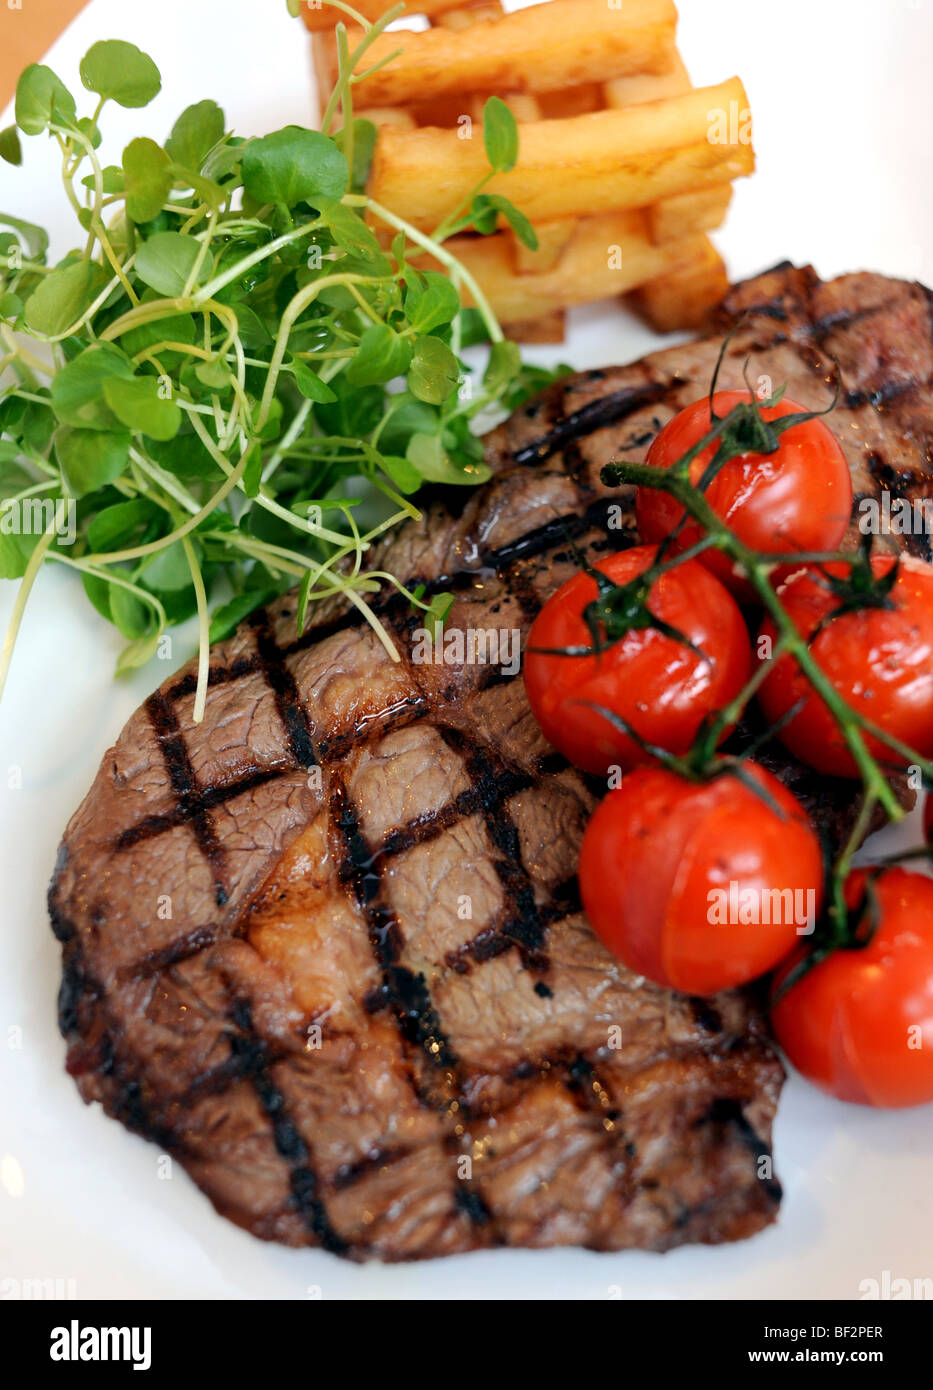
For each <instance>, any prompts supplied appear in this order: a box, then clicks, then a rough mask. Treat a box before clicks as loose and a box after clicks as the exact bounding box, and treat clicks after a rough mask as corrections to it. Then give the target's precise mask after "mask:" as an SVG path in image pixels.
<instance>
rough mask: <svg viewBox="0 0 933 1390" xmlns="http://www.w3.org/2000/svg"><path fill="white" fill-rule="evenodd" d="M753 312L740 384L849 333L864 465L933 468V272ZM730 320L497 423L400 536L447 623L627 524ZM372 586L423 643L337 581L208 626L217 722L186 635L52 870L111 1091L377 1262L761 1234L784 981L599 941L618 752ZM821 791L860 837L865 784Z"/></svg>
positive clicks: (210, 1184)
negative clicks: (590, 828)
mask: <svg viewBox="0 0 933 1390" xmlns="http://www.w3.org/2000/svg"><path fill="white" fill-rule="evenodd" d="M743 311H747V312H748V317H747V319H746V320H745V321H743V323H742V325H741V327H740V328H739V330H738V333H737V335H736V337H735V339H734V341H733V343H732V345H731V348H730V351H729V354H728V357H727V360H726V363H725V366H724V370H723V373H722V377H721V384H722V385H723V386H727V387H728V386H734V385H741V382H742V365H743V363H744V361H745V358H746V356H747V354H748V353H749V352H752V353H753V361H752V367H751V370H752V374H753V377H757V376H758V375H760V374H762V373H766V374H768V375H770V376H771V377H772V380H773V382H774V385H775V386H777V385H779V384H780V383H781V382H783V381H784V380H787V381H788V389H789V393H790V394H791V395H792V396H793V397H794V398H796V399H797V400H800V401H801V402H803V403H804V404H806V405H812V406H820V405H823V404H824V403H825V402H826V401H827V399H828V398H829V396H830V394H831V390H832V381H833V373H834V370H835V369H834V367H833V362H832V359H835V360H836V361H837V362H838V363H839V366H840V368H841V370H842V373H843V378H844V382H845V390H846V394H845V398H844V401H843V403H842V404H841V406H840V407H839V410H838V412H837V414H836V416H835V418H834V422H833V423H834V427H835V429H836V431H837V433H838V434H839V437H840V439H841V442H842V445H843V447H844V449H845V450H846V454H847V456H848V458H849V462H850V464H851V466H852V470H853V477H854V480H855V488H856V493H857V496H859V497H861V496H865V495H876V494H877V492H878V489H879V487H881V486H884V487H891V488H896V489H897V491H898V495H903V496H910V497H912V496H926V495H929V492H930V472H931V457H933V409H931V405H930V393H929V389H928V388H929V383H930V379H931V377H933V340H931V332H930V299H929V296H928V294H927V292H926V291H924V290H923V289H922V288H921V287H919V286H915V285H908V284H904V283H902V282H899V281H892V280H885V279H883V278H881V277H879V276H850V277H846V278H844V279H842V280H838V281H834V282H831V283H829V284H823V283H822V282H820V281H819V280H818V279H817V277H816V276H815V275H814V273H813V272H812V271H811V270H796V269H793V268H792V267H782V268H779V269H778V270H775V271H773V272H770V273H769V274H767V275H764V276H761V277H758V279H756V280H753V281H749V282H748V283H746V284H745V285H740V286H738V287H737V288H736V289H735V290H734V291H733V292H732V293H731V295H730V297H729V299H728V300H727V301H726V304H725V306H724V308H723V317H722V327H723V329H725V328H726V327H728V326H730V325H731V324H732V323H733V322H734V321H735V319H736V317H737V316H738V315H740V314H741V313H742V312H743ZM720 342H721V338H720V337H716V336H713V337H710V338H708V339H705V340H701V341H699V342H696V343H692V344H688V345H686V346H684V347H679V348H674V349H670V350H668V351H665V352H661V353H657V354H654V355H652V356H650V357H648V358H645V359H643V360H642V361H641V362H638V363H635V364H633V365H632V366H630V367H624V368H612V369H607V370H606V371H602V372H588V373H584V374H580V375H577V376H574V377H570V378H567V379H566V380H565V381H562V382H560V383H558V384H557V385H555V386H554V387H552V388H551V389H550V390H549V391H547V392H545V394H544V395H543V396H542V397H540V398H539V399H538V400H537V401H535V402H533V403H531V404H530V405H528V406H526V407H525V408H524V409H522V410H520V411H519V412H517V413H516V414H515V415H514V416H513V417H512V418H511V419H510V420H509V421H507V422H505V423H504V424H503V425H502V426H501V427H499V429H497V430H496V431H494V432H493V434H492V435H490V436H489V438H488V447H487V456H488V459H489V462H490V464H491V466H492V467H493V469H494V472H495V476H494V478H493V479H492V480H491V481H490V482H489V483H488V484H487V485H486V486H485V487H484V488H482V489H480V490H478V491H477V492H476V493H474V494H472V495H471V496H470V498H469V501H468V502H467V505H466V507H465V508H464V510H463V512H462V514H460V515H455V514H453V513H451V512H450V511H448V510H446V508H445V507H444V505H443V504H440V503H438V504H436V505H434V506H433V507H432V508H431V511H430V514H429V515H428V517H427V518H426V521H425V522H423V523H421V524H419V525H411V526H409V527H406V528H405V529H403V530H402V531H401V532H399V533H398V534H397V535H396V536H395V537H393V538H392V540H391V541H390V542H389V543H388V545H387V546H386V547H385V550H384V552H383V554H382V556H381V559H380V567H382V568H388V569H391V570H393V571H394V572H395V573H397V574H398V575H399V576H400V577H401V578H403V579H404V580H405V581H406V583H409V584H413V583H418V582H421V583H424V584H425V585H426V586H427V588H428V590H429V591H430V590H431V589H432V588H433V589H434V590H435V591H440V590H447V589H449V590H452V591H453V592H454V594H455V603H454V607H453V610H452V612H451V614H450V616H449V618H448V620H447V631H448V632H456V631H458V630H461V629H462V630H473V631H477V630H485V631H497V632H498V631H500V630H511V629H517V630H519V631H520V632H521V633H522V634H523V636H524V634H526V633H527V630H528V626H529V624H530V622H531V620H532V619H533V617H534V615H535V613H536V612H537V611H538V609H539V607H540V605H541V604H542V602H543V601H544V600H545V599H546V598H547V597H548V595H549V594H551V593H552V592H553V591H554V590H555V589H556V588H557V586H558V585H559V584H560V583H561V582H563V580H564V579H565V578H567V577H568V576H569V575H570V573H571V572H573V570H574V569H575V568H576V565H577V559H576V557H575V556H574V554H573V553H572V549H571V547H570V545H569V542H570V540H571V539H572V540H573V541H574V543H575V544H576V546H577V547H579V548H581V549H583V550H585V551H586V552H587V553H589V554H590V555H591V556H593V557H598V556H599V554H601V553H605V551H606V550H607V549H608V548H612V547H616V548H617V547H622V546H625V545H628V544H631V543H632V542H633V540H634V539H635V537H634V532H633V527H632V522H631V512H630V506H629V499H628V498H627V497H626V495H625V493H610V492H607V491H606V489H605V488H603V487H602V485H601V484H600V482H599V469H600V467H601V465H602V464H603V463H606V462H608V461H609V460H610V459H612V458H616V457H619V456H622V455H624V456H625V457H629V458H639V457H642V456H643V454H644V451H645V449H646V448H647V445H648V444H649V443H650V441H651V439H652V438H653V437H654V436H655V434H656V433H657V432H658V430H659V429H660V428H661V426H662V425H663V424H664V422H665V421H666V420H667V419H669V418H670V417H671V415H672V414H673V413H675V411H676V410H678V409H679V408H680V407H681V406H682V405H684V404H686V403H687V402H689V401H691V400H694V399H696V398H697V397H698V396H699V395H701V394H702V393H703V392H704V391H705V390H707V389H708V385H709V378H710V374H711V371H712V367H713V364H714V362H715V358H716V355H717V353H718V351H719V347H720ZM910 540H911V544H912V545H913V546H914V548H915V549H917V551H918V552H919V553H921V554H925V555H926V557H927V558H929V551H928V538H925V537H912V538H910ZM378 606H379V610H380V617H381V619H382V621H383V622H384V623H385V624H386V626H387V628H388V629H389V631H390V632H391V633H392V635H393V637H394V638H395V641H396V643H397V645H398V647H399V650H400V652H401V654H402V659H401V660H400V661H399V662H398V663H393V662H392V661H390V660H389V658H388V656H387V654H386V652H385V650H384V648H383V647H382V646H381V645H380V643H379V641H378V640H377V638H376V637H375V635H374V634H373V633H372V631H371V630H370V629H369V628H368V627H366V626H365V625H361V623H360V622H359V620H358V615H357V614H356V612H355V610H350V611H347V610H346V609H345V608H343V607H342V606H341V605H340V604H339V603H333V604H332V605H331V606H330V608H328V609H324V608H322V607H318V608H316V609H314V610H313V611H312V614H311V617H312V626H311V627H310V628H309V629H308V630H307V631H305V632H304V633H303V634H302V635H301V636H298V635H297V633H296V629H295V600H294V597H293V596H287V597H286V598H284V599H283V600H281V601H280V602H279V603H277V604H276V605H274V606H272V607H270V608H269V610H268V611H264V610H260V611H259V612H257V613H255V614H253V615H252V616H251V617H250V619H248V620H247V622H246V623H244V624H243V625H242V626H241V628H240V629H239V630H238V631H237V633H236V634H235V635H234V636H233V637H232V638H231V639H230V640H229V641H227V642H224V643H221V644H219V645H218V646H216V647H215V648H214V649H213V651H212V657H211V671H210V686H209V692H208V701H207V711H206V716H205V719H204V722H203V724H201V725H194V724H193V722H192V709H193V699H194V686H195V675H194V668H193V666H188V667H186V668H184V669H183V670H182V671H181V672H179V673H178V674H177V675H176V676H174V677H172V678H171V679H170V680H169V681H167V682H166V683H165V684H164V685H163V686H162V687H160V689H159V690H157V691H156V692H155V694H154V695H152V696H151V697H150V699H149V700H147V701H146V703H145V705H144V706H143V707H142V708H141V709H140V710H138V711H137V712H136V714H135V715H134V716H133V717H132V719H131V720H130V721H129V723H128V724H127V726H126V728H125V729H124V731H123V733H122V734H121V735H120V737H119V739H118V741H117V743H116V746H115V747H114V748H113V749H111V750H110V752H109V753H108V754H107V755H106V757H105V759H104V762H103V764H102V766H101V769H100V771H99V773H98V776H97V779H96V781H95V782H94V785H93V787H92V788H91V791H90V792H89V794H88V796H87V798H86V799H85V801H84V803H83V804H82V806H81V807H80V808H79V809H78V811H77V812H76V814H75V815H74V817H73V818H72V820H71V822H70V824H69V826H68V828H67V830H66V833H65V838H64V841H63V844H62V847H61V851H60V855H59V861H58V865H57V868H56V872H55V877H54V880H53V883H52V888H51V891H50V910H51V915H52V922H53V926H54V929H55V931H56V934H57V935H58V937H59V939H60V940H61V942H62V945H63V954H64V978H63V982H62V988H61V995H60V1018H61V1027H62V1031H63V1033H64V1035H65V1037H66V1039H67V1040H68V1068H69V1071H70V1072H71V1073H72V1074H73V1075H74V1076H75V1078H76V1080H77V1084H78V1086H79V1088H80V1090H81V1093H82V1095H83V1096H84V1098H85V1099H86V1100H88V1101H91V1100H98V1101H100V1102H101V1103H102V1105H103V1106H104V1108H105V1109H106V1110H107V1112H108V1113H109V1114H111V1115H113V1116H114V1117H116V1118H118V1119H120V1120H122V1121H123V1123H124V1124H126V1125H127V1126H129V1127H130V1128H131V1129H134V1130H136V1131H137V1132H139V1133H141V1134H144V1135H147V1136H148V1137H150V1138H152V1139H154V1140H155V1141H156V1142H157V1143H158V1144H160V1145H161V1146H162V1147H163V1148H164V1149H165V1150H166V1151H167V1152H169V1153H171V1154H173V1155H175V1156H176V1157H177V1158H178V1160H179V1161H180V1162H181V1163H182V1164H183V1165H184V1167H185V1168H186V1169H187V1171H188V1172H189V1173H190V1174H191V1176H192V1177H193V1178H194V1180H195V1181H196V1182H197V1183H198V1184H199V1185H200V1186H201V1187H202V1188H203V1189H204V1191H205V1192H206V1193H207V1194H208V1195H209V1196H210V1198H211V1200H212V1201H213V1202H214V1204H215V1206H216V1207H217V1208H218V1210H219V1211H221V1212H223V1213H224V1214H225V1215H227V1216H229V1217H230V1218H231V1219H232V1220H234V1221H236V1222H238V1223H239V1224H241V1225H242V1226H245V1227H246V1228H247V1229H249V1230H251V1231H252V1232H254V1233H255V1234H256V1235H258V1236H262V1237H264V1238H266V1239H273V1240H280V1241H284V1242H286V1243H288V1244H292V1245H320V1246H322V1247H323V1248H325V1249H327V1250H330V1251H333V1252H334V1253H337V1254H341V1255H347V1256H350V1257H353V1258H357V1259H363V1258H367V1257H378V1258H381V1259H385V1260H398V1259H417V1258H424V1257H427V1256H434V1255H442V1254H451V1253H455V1252H460V1251H465V1250H471V1249H477V1248H484V1247H490V1246H496V1245H523V1246H548V1245H560V1244H579V1245H586V1246H588V1247H591V1248H593V1249H599V1250H616V1249H622V1248H627V1247H639V1248H648V1249H654V1250H665V1249H668V1248H670V1247H672V1246H675V1245H679V1244H682V1243H685V1242H690V1241H706V1242H717V1241H725V1240H734V1239H738V1238H741V1237H743V1236H748V1235H750V1234H752V1233H754V1232H755V1231H757V1230H759V1229H760V1228H761V1227H762V1226H764V1225H766V1224H767V1223H768V1222H769V1221H771V1220H772V1219H773V1217H774V1214H775V1211H776V1208H777V1204H778V1202H779V1199H780V1187H779V1185H778V1183H777V1180H776V1179H775V1177H774V1176H773V1173H772V1168H771V1157H770V1148H769V1145H770V1135H771V1123H772V1119H773V1116H774V1111H775V1107H776V1104H777V1098H778V1093H779V1091H780V1086H781V1081H782V1075H783V1074H782V1070H781V1066H780V1063H779V1062H778V1060H777V1058H776V1057H775V1055H774V1053H773V1051H772V1049H771V1047H770V1044H769V1041H768V1038H767V1034H766V1031H765V1028H764V1025H763V1022H762V1018H761V1015H760V1013H759V1010H758V1007H757V1004H756V1002H755V999H754V997H753V995H752V994H751V992H748V991H745V992H734V993H730V994H727V995H723V996H720V997H718V998H717V999H715V1000H711V1001H701V1000H691V999H688V998H685V997H684V996H680V995H676V994H674V993H671V992H668V991H665V990H661V989H658V988H656V987H655V986H653V985H651V984H650V983H647V982H645V981H643V980H641V979H638V978H635V977H633V976H632V975H631V974H630V973H629V972H627V971H626V970H625V969H624V968H623V967H622V966H621V964H620V963H619V962H618V961H616V960H614V959H613V958H612V957H611V956H610V955H609V954H608V953H607V952H606V951H605V949H604V948H603V947H602V945H601V944H600V943H599V941H598V940H597V939H596V938H595V936H594V935H593V933H592V931H591V930H590V928H589V926H588V924H587V922H586V920H585V918H584V917H583V914H582V913H581V911H580V905H579V898H578V893H577V887H576V881H575V871H576V860H577V850H578V845H579V840H580V836H581V834H582V831H583V827H584V825H585V823H586V819H587V817H588V815H589V812H590V810H591V808H592V806H593V804H594V799H595V796H594V787H593V785H592V784H591V783H590V782H589V781H588V780H587V779H585V778H584V777H582V776H581V775H580V774H579V773H578V772H577V771H576V770H575V769H573V768H570V767H569V766H567V765H566V764H565V763H564V762H563V760H562V759H561V758H559V757H558V756H557V755H555V754H554V753H553V752H552V751H551V750H550V749H549V748H548V746H547V745H546V744H545V743H544V741H543V739H542V737H541V735H540V733H539V731H538V729H537V726H536V725H535V722H534V720H533V719H532V717H531V714H530V711H529V709H528V706H527V702H526V700H525V697H524V691H523V686H522V681H521V676H520V675H515V676H509V675H507V674H504V673H503V672H502V670H501V669H500V668H498V667H496V666H494V665H488V664H487V665H483V664H455V665H446V664H421V663H419V662H417V661H415V660H414V659H413V642H414V640H415V636H414V634H415V628H416V626H417V619H416V618H415V617H414V616H413V615H412V614H411V612H410V611H408V610H407V609H406V607H405V605H404V604H402V603H401V602H399V601H398V600H397V599H395V598H393V597H392V596H391V595H389V594H388V593H386V594H385V595H384V596H383V597H382V599H381V601H380V603H379V605H378ZM793 773H794V776H795V778H796V779H797V785H796V786H795V790H798V791H800V790H801V789H802V790H803V793H804V794H805V795H806V794H808V787H807V785H806V783H807V778H806V774H804V773H803V772H802V771H801V770H800V769H799V768H794V770H793ZM811 780H812V779H811ZM809 794H810V796H811V809H813V811H814V814H815V815H816V816H817V818H818V820H819V821H820V822H821V824H822V825H823V827H824V829H826V830H827V832H828V833H829V834H830V835H831V836H833V837H835V836H836V835H838V833H840V829H841V826H842V823H843V822H844V821H845V820H846V818H847V817H848V815H849V814H850V809H849V807H848V805H847V802H848V801H849V800H850V797H851V788H850V784H843V785H842V786H840V787H836V788H835V789H834V787H833V784H831V783H827V782H826V781H825V779H824V780H823V782H822V783H820V785H819V786H818V787H816V786H814V787H812V788H811V790H810V793H809Z"/></svg>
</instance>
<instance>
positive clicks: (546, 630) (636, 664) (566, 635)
mask: <svg viewBox="0 0 933 1390" xmlns="http://www.w3.org/2000/svg"><path fill="white" fill-rule="evenodd" d="M655 554H656V551H655V549H654V548H653V547H651V546H636V547H634V548H633V549H631V550H624V551H621V552H619V553H618V554H616V555H611V556H609V557H608V558H607V559H605V560H601V561H600V563H599V565H598V566H597V569H599V570H601V571H602V572H603V573H604V574H606V575H608V576H609V578H610V579H612V580H613V581H614V582H615V583H616V584H619V585H623V584H627V583H629V582H630V581H631V580H633V579H635V578H637V576H638V575H640V574H642V573H644V571H645V570H646V569H648V568H649V566H650V565H651V563H652V561H653V560H654V558H655ZM596 594H597V589H596V581H595V580H594V579H593V578H592V577H591V576H590V575H588V574H586V573H585V572H583V571H581V572H580V573H578V574H575V575H574V576H573V578H572V579H570V580H568V581H567V583H566V584H564V585H563V586H562V587H561V588H560V589H558V591H557V593H556V594H554V595H553V596H552V597H551V598H550V599H549V600H548V601H547V603H546V604H545V605H544V607H543V608H542V610H541V612H540V613H539V614H538V616H537V618H536V619H535V621H534V623H533V624H532V627H531V632H530V633H529V636H528V642H527V644H526V649H525V665H524V676H525V688H526V690H527V692H528V699H529V702H530V704H531V708H532V710H533V712H534V715H535V718H536V719H537V721H538V723H539V724H540V726H541V729H542V731H543V733H544V735H545V737H546V738H547V739H548V740H549V741H550V742H551V743H552V744H553V745H554V747H555V748H558V749H559V750H560V751H561V752H562V753H563V754H564V755H565V756H566V757H567V758H569V759H570V761H571V762H572V763H575V764H576V765H577V766H578V767H581V768H584V769H585V770H586V771H588V772H595V773H604V772H606V771H607V769H609V768H610V767H613V766H621V767H631V766H633V765H635V764H637V763H641V762H645V761H646V760H647V758H646V755H645V754H644V753H643V751H642V750H641V749H640V748H639V747H638V746H637V744H636V743H635V742H634V741H633V740H632V739H630V738H628V737H627V736H626V734H624V733H622V732H620V731H619V730H618V729H616V728H615V727H614V726H613V725H612V724H611V723H610V722H609V721H608V720H607V719H606V718H605V717H604V716H603V715H602V714H600V713H599V712H598V711H597V710H596V709H594V708H592V706H593V705H598V706H601V707H603V708H605V709H609V710H611V711H612V712H613V713H614V714H617V715H619V716H620V717H621V718H622V719H623V720H624V721H625V722H626V724H628V726H629V727H630V728H632V729H634V730H635V731H636V732H637V733H638V734H639V735H640V736H641V737H642V738H643V739H645V740H646V742H648V743H651V744H655V745H658V746H660V747H662V748H665V749H667V750H668V751H669V752H671V753H685V752H686V751H687V750H688V748H689V747H690V744H691V743H692V741H693V739H694V737H695V735H696V733H697V730H698V729H699V727H700V724H701V723H702V721H703V719H704V718H705V717H706V716H708V715H712V714H715V713H716V711H718V710H720V709H721V708H722V707H723V706H724V705H726V704H727V703H728V702H729V701H730V700H731V699H732V698H733V696H735V695H737V694H738V693H739V691H740V690H741V689H742V687H743V685H744V684H745V682H746V681H747V680H748V677H749V673H750V670H751V646H750V643H749V640H748V631H747V629H746V627H745V623H744V621H743V618H742V614H741V613H740V611H739V609H738V607H737V606H736V604H735V601H734V600H733V599H732V597H731V596H730V595H729V594H728V593H727V592H726V590H725V589H724V588H723V587H722V585H721V584H720V583H719V581H718V580H717V579H714V578H713V576H712V575H711V574H709V573H708V571H706V570H704V569H703V568H702V567H701V566H700V565H698V564H696V563H695V562H694V561H690V560H688V561H685V562H684V563H683V564H681V565H677V566H676V567H675V568H674V569H671V570H668V571H667V572H666V573H664V574H662V575H660V576H659V578H658V579H657V580H656V581H655V583H654V584H653V585H652V588H651V592H650V594H649V598H648V607H649V609H650V612H651V613H652V614H653V615H654V616H655V617H657V618H659V619H661V620H662V621H663V622H665V623H667V624H669V625H670V626H671V627H672V628H674V629H676V630H677V632H678V633H680V634H682V635H683V636H684V637H686V638H688V639H689V640H690V641H691V642H692V643H693V645H694V647H696V648H697V649H698V650H699V652H702V653H703V655H702V656H700V655H698V654H697V652H696V651H693V650H691V648H690V647H688V646H686V645H685V644H684V643H683V642H681V641H678V640H676V639H675V638H673V637H669V636H667V635H666V634H663V633H661V632H659V631H658V630H657V629H655V628H639V629H635V630H633V631H630V632H628V633H627V634H626V635H625V636H624V637H622V638H621V639H620V640H618V641H617V642H615V643H614V644H613V645H612V646H610V647H608V648H606V649H605V650H603V651H602V652H600V653H599V654H598V655H591V656H562V655H551V654H549V652H545V651H541V650H535V649H536V648H547V649H550V650H553V649H554V648H558V649H562V648H566V647H581V646H582V647H586V648H589V647H591V646H592V639H591V636H590V632H589V630H588V628H587V626H586V623H585V622H584V619H583V609H584V607H585V606H586V604H587V603H589V602H590V600H592V599H595V598H596Z"/></svg>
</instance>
